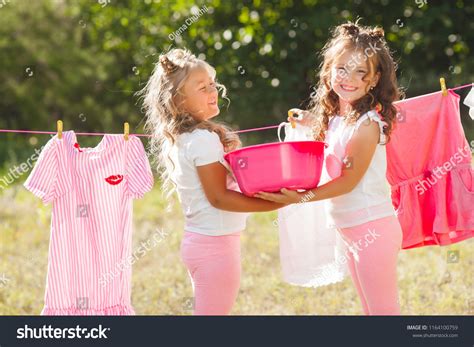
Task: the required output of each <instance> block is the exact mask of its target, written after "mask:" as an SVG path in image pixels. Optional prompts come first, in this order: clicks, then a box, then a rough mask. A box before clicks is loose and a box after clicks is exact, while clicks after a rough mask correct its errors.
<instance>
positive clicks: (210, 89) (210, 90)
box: [206, 85, 217, 93]
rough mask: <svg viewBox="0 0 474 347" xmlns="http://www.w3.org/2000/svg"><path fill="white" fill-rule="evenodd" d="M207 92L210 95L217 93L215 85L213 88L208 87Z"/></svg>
mask: <svg viewBox="0 0 474 347" xmlns="http://www.w3.org/2000/svg"><path fill="white" fill-rule="evenodd" d="M206 92H208V93H215V92H217V87H216V86H215V85H213V86H207V88H206Z"/></svg>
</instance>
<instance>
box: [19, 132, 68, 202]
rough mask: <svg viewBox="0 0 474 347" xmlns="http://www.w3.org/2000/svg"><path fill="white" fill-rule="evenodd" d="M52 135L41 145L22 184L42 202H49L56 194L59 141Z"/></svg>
mask: <svg viewBox="0 0 474 347" xmlns="http://www.w3.org/2000/svg"><path fill="white" fill-rule="evenodd" d="M59 141H60V140H58V139H57V137H54V138H52V139H50V140H49V141H48V143H47V144H46V145H45V146H44V147H43V149H42V151H41V153H40V155H39V157H38V160H37V161H36V164H35V166H34V167H33V170H32V171H31V173H30V175H29V176H28V178H27V179H26V181H25V183H24V184H23V186H24V187H25V188H26V189H28V190H29V191H30V192H32V193H33V194H34V195H36V196H37V197H38V198H40V199H41V200H42V201H43V203H44V204H45V205H46V204H49V203H50V202H52V201H53V200H54V199H55V198H56V197H57V196H58V194H57V193H56V191H57V187H56V186H57V178H58V169H59V165H58V162H59V158H58V157H59V145H60V143H59Z"/></svg>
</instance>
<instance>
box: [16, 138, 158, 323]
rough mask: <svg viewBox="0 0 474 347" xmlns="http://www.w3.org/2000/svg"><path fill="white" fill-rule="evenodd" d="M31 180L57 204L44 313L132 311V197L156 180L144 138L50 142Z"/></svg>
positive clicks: (30, 183) (35, 191) (36, 191)
mask: <svg viewBox="0 0 474 347" xmlns="http://www.w3.org/2000/svg"><path fill="white" fill-rule="evenodd" d="M24 186H25V187H26V188H27V189H28V190H30V191H31V192H32V193H33V194H35V195H36V196H38V197H39V198H41V199H42V201H43V202H44V203H45V204H48V203H53V207H52V217H51V240H50V245H49V258H48V274H47V280H46V293H45V306H44V308H43V310H42V312H41V314H42V315H133V314H135V312H134V310H133V307H132V305H131V301H130V294H131V264H132V261H131V259H132V250H131V248H132V216H133V215H132V211H133V199H134V198H135V199H136V198H141V197H142V196H143V195H144V194H145V193H146V192H148V191H149V190H150V189H151V188H152V186H153V174H152V172H151V168H150V164H149V161H148V157H147V155H146V152H145V149H144V148H143V144H142V142H141V141H140V139H139V138H138V137H136V136H130V137H129V140H128V141H125V139H124V137H123V135H104V137H103V138H102V141H101V142H100V143H99V144H98V145H97V146H96V147H95V148H81V147H80V146H79V145H78V143H77V140H76V135H75V133H74V131H66V132H64V133H63V138H62V139H61V140H59V139H58V138H57V136H55V137H53V138H52V139H51V140H50V141H49V142H48V143H47V144H46V145H45V147H44V149H43V151H42V152H41V154H40V156H39V158H38V161H37V162H36V164H35V167H34V168H33V171H32V172H31V174H30V176H29V177H28V179H27V180H26V182H25V184H24Z"/></svg>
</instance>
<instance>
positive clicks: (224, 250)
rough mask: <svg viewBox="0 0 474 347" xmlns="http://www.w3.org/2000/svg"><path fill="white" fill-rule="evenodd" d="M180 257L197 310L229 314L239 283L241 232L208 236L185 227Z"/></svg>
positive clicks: (204, 312) (206, 312)
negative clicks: (189, 278)
mask: <svg viewBox="0 0 474 347" xmlns="http://www.w3.org/2000/svg"><path fill="white" fill-rule="evenodd" d="M181 258H182V259H183V262H184V264H185V265H186V267H187V269H188V273H189V276H190V277H191V282H192V285H193V292H194V314H195V315H228V314H230V311H231V310H232V306H233V305H234V303H235V300H236V299H237V294H238V292H239V287H240V273H241V266H240V232H238V233H233V234H230V235H224V236H207V235H202V234H198V233H194V232H187V231H186V232H185V233H184V237H183V241H182V243H181Z"/></svg>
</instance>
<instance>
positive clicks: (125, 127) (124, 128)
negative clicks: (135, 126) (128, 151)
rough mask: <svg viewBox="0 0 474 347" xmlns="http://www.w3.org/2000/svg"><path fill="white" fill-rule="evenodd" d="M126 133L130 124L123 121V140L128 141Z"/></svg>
mask: <svg viewBox="0 0 474 347" xmlns="http://www.w3.org/2000/svg"><path fill="white" fill-rule="evenodd" d="M128 135H130V126H129V125H128V123H127V122H125V123H123V137H124V138H125V141H128Z"/></svg>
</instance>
